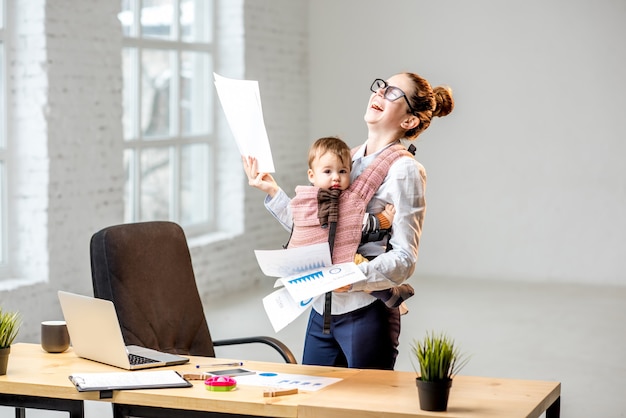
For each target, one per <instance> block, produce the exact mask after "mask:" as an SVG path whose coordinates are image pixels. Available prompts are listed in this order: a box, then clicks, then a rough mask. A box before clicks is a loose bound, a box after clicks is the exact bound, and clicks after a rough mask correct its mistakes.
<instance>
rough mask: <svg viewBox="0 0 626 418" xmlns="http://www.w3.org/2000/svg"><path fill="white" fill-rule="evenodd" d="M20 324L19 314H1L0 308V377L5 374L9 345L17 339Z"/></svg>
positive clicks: (9, 350) (0, 309)
mask: <svg viewBox="0 0 626 418" xmlns="http://www.w3.org/2000/svg"><path fill="white" fill-rule="evenodd" d="M21 324H22V321H21V318H20V315H19V313H17V312H3V311H2V308H0V375H5V374H7V364H8V362H9V353H10V352H11V344H13V341H14V340H15V337H17V333H18V331H19V330H20V325H21Z"/></svg>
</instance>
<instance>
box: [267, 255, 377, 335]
mask: <svg viewBox="0 0 626 418" xmlns="http://www.w3.org/2000/svg"><path fill="white" fill-rule="evenodd" d="M255 254H256V257H257V261H258V263H259V266H260V267H261V270H262V271H263V273H265V274H266V275H268V276H271V277H279V279H278V280H276V282H275V283H274V287H279V289H278V290H276V291H274V292H273V293H271V294H270V295H268V296H266V297H265V298H264V299H263V306H264V307H265V311H266V313H267V315H268V317H269V319H270V321H271V322H272V326H273V327H274V330H275V331H276V332H278V331H279V330H280V329H282V328H284V327H285V326H286V325H288V324H289V323H291V322H293V320H294V319H296V318H297V317H298V316H299V315H300V314H301V313H302V312H304V311H305V310H306V309H307V308H308V307H309V306H310V304H311V302H312V301H313V299H314V298H315V297H317V296H319V295H323V294H324V293H326V292H330V291H332V290H334V289H337V288H339V287H343V286H347V285H350V284H352V283H356V282H359V281H361V280H365V279H366V277H365V275H364V274H363V273H362V272H361V270H360V269H359V268H358V267H357V265H356V264H355V263H353V262H350V263H342V264H332V262H331V257H330V248H329V246H328V243H322V244H315V245H311V246H306V247H298V248H288V249H284V250H256V251H255Z"/></svg>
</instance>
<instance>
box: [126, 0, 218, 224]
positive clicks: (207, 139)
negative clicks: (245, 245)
mask: <svg viewBox="0 0 626 418" xmlns="http://www.w3.org/2000/svg"><path fill="white" fill-rule="evenodd" d="M213 15H214V13H213V3H212V1H209V0H122V11H121V13H120V21H121V23H122V28H123V31H124V48H123V51H122V59H123V77H124V92H123V100H124V115H123V122H124V144H125V148H124V168H125V175H126V183H125V205H124V207H125V209H124V212H125V213H124V220H125V221H126V222H138V221H147V220H172V221H174V222H178V223H180V224H181V225H182V226H183V227H185V229H186V230H187V232H188V233H191V234H194V233H196V232H198V231H203V232H206V231H207V230H213V229H214V222H213V218H214V199H213V197H212V196H211V193H210V190H211V186H212V179H213V171H214V166H215V164H214V161H213V157H214V154H215V153H214V152H213V150H214V144H213V141H214V125H215V124H214V120H213V113H214V112H213V104H214V100H215V99H214V91H215V89H214V88H213V76H212V74H213V50H212V48H213V46H212V42H213V26H214V25H213V21H214V19H213Z"/></svg>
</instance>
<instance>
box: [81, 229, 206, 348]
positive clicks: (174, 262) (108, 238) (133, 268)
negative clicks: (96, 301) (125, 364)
mask: <svg viewBox="0 0 626 418" xmlns="http://www.w3.org/2000/svg"><path fill="white" fill-rule="evenodd" d="M90 252H91V275H92V283H93V292H94V296H95V297H97V298H101V299H108V300H110V301H112V302H113V303H114V304H115V308H116V310H117V315H118V318H119V321H120V325H121V328H122V334H123V336H124V340H125V342H126V344H128V345H130V344H133V345H139V346H143V347H148V348H153V349H156V350H160V351H163V352H167V353H176V354H184V355H197V356H208V357H215V351H214V347H213V341H212V339H211V334H210V332H209V328H208V325H207V322H206V317H205V315H204V310H203V307H202V301H201V300H200V295H199V293H198V288H197V285H196V280H195V276H194V272H193V267H192V264H191V256H190V254H189V247H188V246H187V240H186V238H185V234H184V232H183V230H182V228H181V227H180V226H179V225H177V224H175V223H173V222H163V221H155V222H139V223H131V224H123V225H115V226H110V227H107V228H104V229H102V230H101V231H99V232H97V233H95V234H94V235H93V236H92V238H91V243H90Z"/></svg>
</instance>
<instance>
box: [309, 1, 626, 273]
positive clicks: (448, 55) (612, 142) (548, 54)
mask: <svg viewBox="0 0 626 418" xmlns="http://www.w3.org/2000/svg"><path fill="white" fill-rule="evenodd" d="M309 4H310V20H309V25H310V40H311V44H310V46H311V48H310V62H311V66H310V72H311V132H312V135H311V137H316V136H321V135H326V134H339V135H342V136H343V137H344V139H346V140H347V141H348V142H349V143H350V144H352V145H357V144H359V143H361V142H363V141H364V140H365V137H366V130H365V124H364V123H363V119H362V117H363V114H364V111H365V106H366V103H367V100H368V97H369V94H370V93H369V90H368V87H369V84H370V83H371V81H372V80H373V79H374V78H376V77H382V78H386V77H389V76H391V75H392V74H394V73H396V72H400V71H405V70H408V71H414V72H417V73H419V74H421V75H423V76H425V77H426V78H427V79H429V80H430V81H431V83H432V84H433V85H437V84H448V85H450V86H451V87H452V88H453V90H454V93H455V98H456V109H455V111H454V112H453V113H452V114H451V115H450V116H448V117H446V118H443V119H437V120H435V121H434V122H433V123H432V125H431V126H430V128H429V129H428V131H427V132H426V133H424V134H423V135H422V136H421V138H420V139H419V142H418V143H417V144H416V145H417V147H418V154H417V155H418V159H419V160H420V161H421V162H422V163H423V164H424V165H425V167H426V169H427V172H428V189H427V202H428V209H427V216H426V220H425V225H424V233H423V236H422V244H421V248H420V260H419V263H418V269H417V273H416V275H417V276H418V277H419V276H435V277H457V278H466V277H467V278H486V279H496V280H521V281H529V282H535V281H547V282H581V283H583V282H584V283H612V284H621V285H626V257H624V253H625V249H626V234H624V232H625V231H626V217H625V216H624V215H623V214H624V213H625V209H624V208H625V207H626V176H625V175H624V174H623V169H622V166H623V163H622V160H623V158H624V155H626V142H625V141H624V129H623V127H622V122H623V119H624V114H626V78H625V77H624V74H625V67H626V49H625V48H624V46H623V45H624V44H623V43H624V39H626V25H624V22H626V3H624V2H619V1H617V2H616V1H610V0H600V1H596V0H574V1H569V0H567V1H566V0H560V1H550V2H545V1H540V0H532V1H509V2H499V1H495V0H479V1H472V2H465V1H461V0H456V1H447V2H425V1H416V0H388V1H385V2H382V1H376V0H342V1H335V0H316V1H311V2H310V3H309ZM356 10H358V13H357V12H356Z"/></svg>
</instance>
